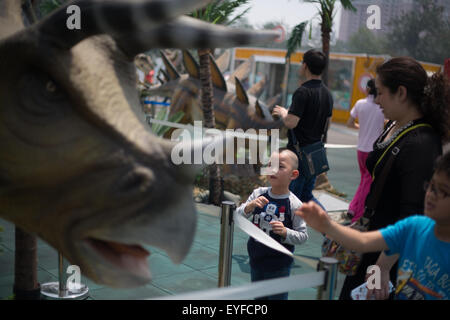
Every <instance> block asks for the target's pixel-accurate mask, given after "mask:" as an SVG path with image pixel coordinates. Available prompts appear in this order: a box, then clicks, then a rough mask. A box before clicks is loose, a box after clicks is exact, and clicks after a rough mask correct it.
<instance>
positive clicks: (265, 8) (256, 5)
mask: <svg viewBox="0 0 450 320" xmlns="http://www.w3.org/2000/svg"><path fill="white" fill-rule="evenodd" d="M336 2H337V3H339V1H336ZM249 6H250V7H251V9H250V10H249V12H248V13H247V14H246V15H245V17H246V18H247V19H248V20H249V23H250V24H252V25H255V26H262V25H263V24H264V23H265V22H269V21H281V22H283V23H285V24H287V25H288V26H289V27H290V28H293V27H295V26H296V25H297V24H299V23H301V22H302V21H305V20H310V19H312V18H313V17H314V16H315V15H316V14H317V12H318V11H317V5H316V4H314V3H305V2H303V1H300V0H250V5H247V6H243V9H242V11H243V10H244V9H245V8H248V7H249ZM337 8H338V9H337V14H336V16H335V22H334V30H336V31H337V30H338V29H337V28H338V27H339V20H340V4H338V5H337Z"/></svg>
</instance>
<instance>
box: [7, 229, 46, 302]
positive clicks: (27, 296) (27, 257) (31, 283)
mask: <svg viewBox="0 0 450 320" xmlns="http://www.w3.org/2000/svg"><path fill="white" fill-rule="evenodd" d="M15 237H16V239H15V241H16V244H15V245H16V249H15V259H14V289H13V292H14V295H15V299H16V300H39V298H40V286H39V283H38V282H37V238H36V236H35V235H31V234H28V233H26V232H24V231H23V230H22V229H20V228H18V227H16V229H15Z"/></svg>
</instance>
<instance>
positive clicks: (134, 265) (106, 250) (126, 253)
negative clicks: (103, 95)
mask: <svg viewBox="0 0 450 320" xmlns="http://www.w3.org/2000/svg"><path fill="white" fill-rule="evenodd" d="M86 242H87V243H88V245H89V246H90V247H91V248H92V249H94V251H96V252H97V253H98V254H99V255H100V256H102V257H103V258H104V259H105V260H107V261H108V262H110V263H112V264H113V265H114V266H116V267H119V268H121V269H124V270H127V271H130V272H132V273H135V274H137V275H139V276H142V277H145V278H150V270H149V267H148V264H147V257H148V256H149V255H150V252H149V251H147V250H146V249H144V248H143V247H141V246H140V245H135V244H133V245H129V244H124V243H118V242H113V241H106V240H100V239H94V238H89V239H87V240H86Z"/></svg>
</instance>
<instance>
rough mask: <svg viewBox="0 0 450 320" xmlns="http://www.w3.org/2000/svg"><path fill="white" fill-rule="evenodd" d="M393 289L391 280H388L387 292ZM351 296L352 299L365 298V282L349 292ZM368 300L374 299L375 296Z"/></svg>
mask: <svg viewBox="0 0 450 320" xmlns="http://www.w3.org/2000/svg"><path fill="white" fill-rule="evenodd" d="M393 290H394V286H393V285H392V282H390V281H389V293H391V292H392V291H393ZM351 297H352V299H353V300H367V299H366V298H367V283H366V282H364V283H363V284H362V285H360V286H359V287H357V288H355V289H353V290H352V292H351ZM370 300H375V297H373V296H372V297H371V298H370Z"/></svg>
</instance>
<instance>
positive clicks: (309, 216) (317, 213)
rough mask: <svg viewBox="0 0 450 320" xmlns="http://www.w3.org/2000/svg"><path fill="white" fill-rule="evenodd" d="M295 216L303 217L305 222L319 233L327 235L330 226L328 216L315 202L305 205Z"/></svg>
mask: <svg viewBox="0 0 450 320" xmlns="http://www.w3.org/2000/svg"><path fill="white" fill-rule="evenodd" d="M295 215H297V216H299V217H301V218H302V219H303V220H305V222H306V223H307V224H308V225H309V226H311V227H312V228H314V229H316V230H317V231H319V232H322V233H327V229H328V227H329V225H330V219H329V218H328V214H327V213H326V212H325V211H323V209H322V208H321V207H320V206H319V205H318V204H317V203H315V202H314V201H309V202H308V203H303V205H302V206H301V207H300V208H298V209H297V210H296V211H295Z"/></svg>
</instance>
